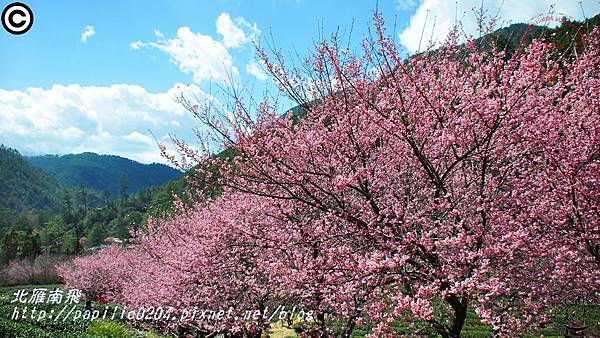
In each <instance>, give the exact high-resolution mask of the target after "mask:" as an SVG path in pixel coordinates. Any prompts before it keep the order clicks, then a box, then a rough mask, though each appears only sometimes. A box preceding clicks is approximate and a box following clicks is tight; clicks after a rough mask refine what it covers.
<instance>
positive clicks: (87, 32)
mask: <svg viewBox="0 0 600 338" xmlns="http://www.w3.org/2000/svg"><path fill="white" fill-rule="evenodd" d="M94 34H96V30H95V29H94V26H90V25H87V26H85V29H84V30H83V33H81V42H82V43H86V42H87V40H88V39H89V38H91V37H92V36H93V35H94Z"/></svg>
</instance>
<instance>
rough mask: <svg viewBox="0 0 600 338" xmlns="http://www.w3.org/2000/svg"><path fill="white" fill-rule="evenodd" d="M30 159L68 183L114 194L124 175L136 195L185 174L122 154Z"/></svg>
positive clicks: (67, 184) (119, 187)
mask: <svg viewBox="0 0 600 338" xmlns="http://www.w3.org/2000/svg"><path fill="white" fill-rule="evenodd" d="M27 159H28V160H29V162H31V164H33V165H34V166H36V167H38V168H40V169H42V170H43V171H44V172H45V173H47V174H48V175H51V176H53V177H55V178H56V179H57V180H58V181H59V182H60V183H62V184H64V185H66V186H71V187H77V186H79V185H81V184H82V183H84V184H85V185H86V186H88V187H89V188H92V189H94V190H97V191H105V190H106V191H108V192H110V194H111V195H112V196H113V197H116V196H118V195H119V193H120V189H121V179H122V177H125V178H126V183H127V184H126V185H127V192H128V193H129V194H134V193H136V192H137V191H138V190H139V189H140V188H144V187H152V186H158V185H162V184H164V183H166V182H167V181H170V180H173V179H176V178H178V177H180V176H181V175H182V173H181V172H180V171H178V170H176V169H173V168H171V167H169V166H166V165H163V164H158V163H152V164H142V163H139V162H136V161H133V160H130V159H126V158H123V157H119V156H113V155H98V154H95V153H82V154H76V155H73V154H69V155H62V156H58V155H44V156H33V157H28V158H27Z"/></svg>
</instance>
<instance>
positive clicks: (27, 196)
mask: <svg viewBox="0 0 600 338" xmlns="http://www.w3.org/2000/svg"><path fill="white" fill-rule="evenodd" d="M61 190H62V189H61V186H60V184H59V183H58V182H57V181H56V180H55V179H54V178H52V177H50V176H48V175H46V174H45V173H44V172H43V171H42V170H40V169H39V168H37V167H35V166H33V165H32V164H31V163H29V162H27V161H26V160H25V159H24V158H23V157H22V156H21V154H19V152H18V151H16V150H14V149H11V148H8V147H5V146H4V145H0V208H5V209H10V211H12V212H14V213H17V212H20V211H23V210H55V209H57V208H58V205H59V204H60V196H61Z"/></svg>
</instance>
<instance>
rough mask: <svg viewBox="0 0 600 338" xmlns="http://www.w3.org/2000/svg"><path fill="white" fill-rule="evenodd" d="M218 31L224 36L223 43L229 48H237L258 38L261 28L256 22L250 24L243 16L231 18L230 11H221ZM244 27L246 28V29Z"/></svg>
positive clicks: (218, 19)
mask: <svg viewBox="0 0 600 338" xmlns="http://www.w3.org/2000/svg"><path fill="white" fill-rule="evenodd" d="M216 25H217V33H219V34H221V35H222V36H223V41H222V42H223V45H225V47H227V48H236V47H239V46H241V45H243V44H246V43H249V42H251V41H252V40H254V39H256V38H257V37H258V35H259V34H260V30H259V29H258V27H257V26H256V24H250V23H249V22H248V21H246V20H245V19H244V18H242V17H238V18H235V22H234V21H233V20H231V17H230V16H229V14H228V13H221V15H219V17H218V18H217V23H216ZM242 28H245V29H246V31H244V30H243V29H242Z"/></svg>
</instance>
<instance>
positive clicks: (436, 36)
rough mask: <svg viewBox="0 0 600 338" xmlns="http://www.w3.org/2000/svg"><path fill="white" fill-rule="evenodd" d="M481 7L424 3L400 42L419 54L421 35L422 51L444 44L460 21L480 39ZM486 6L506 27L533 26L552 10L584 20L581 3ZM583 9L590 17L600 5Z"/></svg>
mask: <svg viewBox="0 0 600 338" xmlns="http://www.w3.org/2000/svg"><path fill="white" fill-rule="evenodd" d="M410 3H412V1H410V0H399V1H398V2H397V4H398V6H400V5H401V4H410ZM481 4H482V1H481V0H459V1H458V2H455V1H446V0H424V1H422V2H421V4H420V5H419V7H418V8H417V10H416V12H415V13H414V15H412V16H411V18H410V21H409V23H408V26H407V27H406V29H404V30H403V31H402V32H400V33H399V39H400V42H401V43H402V44H403V45H404V46H405V47H406V48H407V49H408V50H409V51H410V52H416V51H417V50H419V42H420V40H421V34H422V32H423V31H424V34H423V38H422V41H421V42H420V49H421V50H423V49H424V47H425V46H426V45H427V43H428V41H429V39H430V38H431V39H432V40H433V42H434V43H439V42H441V41H443V40H444V38H445V37H446V35H447V34H448V32H449V31H450V30H451V29H452V27H453V26H454V25H455V23H456V21H457V20H459V21H460V22H461V26H462V29H463V30H464V32H465V33H467V34H470V35H473V36H477V35H478V31H477V17H476V15H475V13H474V10H478V9H479V8H480V7H481ZM483 6H484V10H486V15H487V16H488V17H490V16H495V15H496V14H498V18H499V20H500V21H501V22H500V24H501V25H502V26H505V25H508V24H511V23H519V22H524V23H529V22H532V20H534V19H535V18H536V17H538V16H540V15H542V14H544V13H548V12H549V11H550V10H551V8H553V11H554V13H556V14H559V15H567V16H569V17H572V18H574V19H577V20H580V19H582V18H583V13H582V11H581V7H580V4H579V2H578V1H561V2H559V3H557V1H556V0H538V1H523V0H488V1H484V2H483ZM582 6H583V10H584V13H585V14H586V15H587V16H588V17H590V16H593V15H595V14H597V13H598V12H600V3H599V2H597V1H584V2H582ZM426 18H427V20H426ZM434 22H435V26H434ZM554 24H556V23H554ZM550 25H552V23H550ZM497 28H499V27H497Z"/></svg>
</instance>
